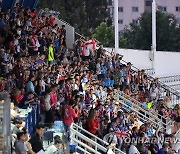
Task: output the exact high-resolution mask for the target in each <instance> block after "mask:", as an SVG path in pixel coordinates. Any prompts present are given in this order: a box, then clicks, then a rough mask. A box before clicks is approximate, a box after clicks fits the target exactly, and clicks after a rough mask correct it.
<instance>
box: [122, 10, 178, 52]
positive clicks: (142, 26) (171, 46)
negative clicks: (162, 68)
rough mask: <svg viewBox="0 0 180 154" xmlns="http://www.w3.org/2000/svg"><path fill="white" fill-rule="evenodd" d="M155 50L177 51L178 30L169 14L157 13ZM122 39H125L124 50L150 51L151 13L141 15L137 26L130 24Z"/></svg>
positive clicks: (173, 18)
mask: <svg viewBox="0 0 180 154" xmlns="http://www.w3.org/2000/svg"><path fill="white" fill-rule="evenodd" d="M156 21H157V24H156V25H157V50H159V51H178V48H179V45H177V43H176V41H179V39H177V37H178V38H179V34H178V32H179V30H178V28H176V20H175V17H174V16H173V15H171V14H165V13H162V12H160V11H158V12H157V19H156ZM123 38H126V39H127V44H126V48H132V49H143V50H151V44H152V43H151V42H152V16H151V13H144V14H142V16H141V18H139V24H132V23H131V24H130V29H126V30H125V31H124V34H123Z"/></svg>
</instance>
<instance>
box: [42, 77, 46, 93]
mask: <svg viewBox="0 0 180 154" xmlns="http://www.w3.org/2000/svg"><path fill="white" fill-rule="evenodd" d="M41 86H42V92H45V90H46V83H45V82H44V80H41Z"/></svg>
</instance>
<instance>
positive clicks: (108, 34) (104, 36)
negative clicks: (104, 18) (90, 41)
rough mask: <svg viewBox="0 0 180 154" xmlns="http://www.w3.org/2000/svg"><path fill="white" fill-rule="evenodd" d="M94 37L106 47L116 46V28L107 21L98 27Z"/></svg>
mask: <svg viewBox="0 0 180 154" xmlns="http://www.w3.org/2000/svg"><path fill="white" fill-rule="evenodd" d="M93 37H94V38H96V39H97V40H98V41H100V43H101V44H102V45H103V46H105V47H114V30H113V28H112V27H111V26H108V25H107V23H106V22H102V23H101V24H100V25H99V26H98V27H97V28H96V31H95V33H94V34H93Z"/></svg>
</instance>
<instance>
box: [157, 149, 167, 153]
mask: <svg viewBox="0 0 180 154" xmlns="http://www.w3.org/2000/svg"><path fill="white" fill-rule="evenodd" d="M157 154H168V153H167V151H164V150H163V149H160V150H159V151H158V153H157Z"/></svg>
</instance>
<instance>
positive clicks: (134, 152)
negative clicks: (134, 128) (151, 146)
mask: <svg viewBox="0 0 180 154" xmlns="http://www.w3.org/2000/svg"><path fill="white" fill-rule="evenodd" d="M129 154H139V151H138V149H137V148H136V147H135V146H134V145H133V144H131V146H130V148H129Z"/></svg>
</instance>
